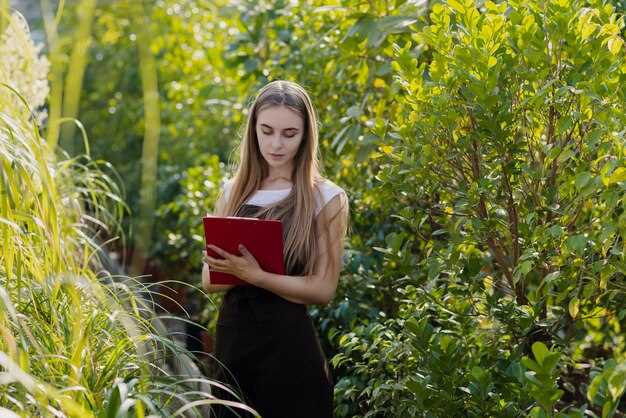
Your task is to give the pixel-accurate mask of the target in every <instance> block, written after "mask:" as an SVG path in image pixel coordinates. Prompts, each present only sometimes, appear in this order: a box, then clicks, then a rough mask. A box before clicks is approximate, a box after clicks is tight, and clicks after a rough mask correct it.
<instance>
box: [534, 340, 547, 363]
mask: <svg viewBox="0 0 626 418" xmlns="http://www.w3.org/2000/svg"><path fill="white" fill-rule="evenodd" d="M532 350H533V354H534V355H535V359H536V360H537V363H538V364H539V365H540V366H541V365H543V360H544V359H545V358H546V356H548V355H549V354H550V350H548V347H546V345H545V344H544V343H542V342H541V341H536V342H535V343H534V344H533V346H532Z"/></svg>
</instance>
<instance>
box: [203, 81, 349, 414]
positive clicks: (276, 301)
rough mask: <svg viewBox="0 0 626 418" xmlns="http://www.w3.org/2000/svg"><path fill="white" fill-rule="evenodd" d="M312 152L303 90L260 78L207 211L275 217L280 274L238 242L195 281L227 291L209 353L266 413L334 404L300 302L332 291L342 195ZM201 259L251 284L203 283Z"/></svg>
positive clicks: (344, 220)
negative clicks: (234, 155) (230, 170)
mask: <svg viewBox="0 0 626 418" xmlns="http://www.w3.org/2000/svg"><path fill="white" fill-rule="evenodd" d="M317 154H318V133H317V119H316V114H315V110H314V108H313V105H312V103H311V100H310V98H309V95H308V94H307V93H306V91H305V90H304V89H303V88H302V87H300V86H299V85H298V84H296V83H293V82H288V81H280V80H279V81H273V82H271V83H269V84H267V85H266V86H264V87H263V88H262V89H261V90H260V91H259V93H258V95H257V96H256V98H255V100H254V102H253V104H252V106H251V108H250V111H249V113H248V120H247V124H246V130H245V135H244V138H243V141H242V143H241V145H240V161H239V167H238V169H237V171H236V174H235V176H234V178H233V179H232V180H230V181H229V182H227V183H226V184H225V186H224V190H223V193H221V195H220V197H219V198H218V201H217V203H216V214H217V215H220V216H247V217H260V218H267V219H281V220H282V222H283V234H284V236H283V239H284V247H285V248H284V261H285V268H286V272H287V274H286V275H278V274H273V273H269V272H265V271H263V270H262V269H261V268H260V267H259V264H258V263H257V261H256V260H255V258H254V255H253V254H251V253H250V252H249V251H248V250H247V249H246V248H243V247H240V253H241V256H239V255H234V254H229V253H227V252H225V251H223V250H222V249H220V248H218V247H215V246H212V247H211V248H212V249H213V250H214V251H215V252H217V253H218V254H220V255H221V256H222V257H224V259H216V258H212V257H209V256H208V255H207V254H206V251H205V255H204V262H205V264H204V268H203V271H202V280H203V286H204V288H205V289H206V290H207V291H209V292H216V291H223V290H226V291H227V293H226V294H225V295H224V299H223V303H222V306H221V307H220V312H219V317H218V320H217V334H216V344H215V357H216V358H217V359H218V360H219V361H220V363H222V365H223V366H225V367H226V369H227V370H226V372H225V373H224V374H223V375H222V376H221V380H222V381H224V380H226V381H227V382H229V383H233V384H234V387H235V388H240V389H241V391H242V393H243V396H244V398H243V400H244V401H245V403H247V404H248V405H250V406H252V407H253V408H255V409H256V410H257V411H258V412H259V413H260V414H261V415H262V416H263V417H265V418H281V417H289V418H294V417H303V418H304V417H315V418H323V417H331V416H332V414H333V381H332V377H331V373H330V368H329V364H328V361H327V359H326V358H325V357H324V354H323V352H322V349H321V346H320V343H319V341H318V338H317V335H316V333H315V328H314V326H313V324H312V321H311V318H310V317H309V315H308V313H307V309H306V305H307V304H321V305H324V304H327V303H329V302H330V300H331V299H332V298H333V295H334V294H335V290H336V288H337V281H338V278H339V272H340V270H341V264H342V263H341V261H342V254H343V240H344V237H345V235H346V232H347V225H348V200H347V196H346V193H345V192H344V190H343V189H342V188H340V187H339V186H337V185H336V184H334V183H332V182H331V181H329V180H327V179H325V178H323V177H322V176H321V175H320V172H319V166H318V165H319V163H318V155H317ZM209 267H210V270H211V271H223V272H227V273H231V274H234V275H235V276H238V277H239V278H241V279H242V280H244V281H246V282H247V283H248V284H250V286H229V285H212V284H211V283H210V273H209ZM220 412H221V413H222V414H224V415H223V416H226V413H227V412H228V411H224V410H222V411H220ZM239 412H240V413H241V411H239ZM232 416H235V414H232Z"/></svg>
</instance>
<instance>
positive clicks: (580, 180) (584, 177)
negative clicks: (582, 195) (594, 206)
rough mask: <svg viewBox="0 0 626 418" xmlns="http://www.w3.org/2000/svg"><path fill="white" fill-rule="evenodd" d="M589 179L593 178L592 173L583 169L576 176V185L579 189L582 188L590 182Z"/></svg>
mask: <svg viewBox="0 0 626 418" xmlns="http://www.w3.org/2000/svg"><path fill="white" fill-rule="evenodd" d="M589 180H591V173H589V172H588V171H583V172H582V173H578V174H577V175H576V177H575V178H574V185H575V186H576V188H577V189H578V190H581V189H582V188H583V187H585V186H586V185H587V183H589Z"/></svg>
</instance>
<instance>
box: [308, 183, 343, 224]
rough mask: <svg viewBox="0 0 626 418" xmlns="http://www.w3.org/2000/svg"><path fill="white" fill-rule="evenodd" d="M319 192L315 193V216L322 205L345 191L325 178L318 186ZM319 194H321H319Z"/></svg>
mask: <svg viewBox="0 0 626 418" xmlns="http://www.w3.org/2000/svg"><path fill="white" fill-rule="evenodd" d="M318 188H319V191H320V193H315V201H316V202H315V203H316V204H315V216H317V215H318V214H319V213H320V212H321V211H322V208H324V206H326V204H327V203H328V202H330V201H331V200H332V199H333V197H335V196H337V195H338V194H340V193H345V191H344V190H343V189H342V188H341V187H339V186H337V185H336V184H335V183H333V182H331V181H330V180H325V181H324V182H322V183H321V184H320V185H319V186H318ZM320 194H321V196H320Z"/></svg>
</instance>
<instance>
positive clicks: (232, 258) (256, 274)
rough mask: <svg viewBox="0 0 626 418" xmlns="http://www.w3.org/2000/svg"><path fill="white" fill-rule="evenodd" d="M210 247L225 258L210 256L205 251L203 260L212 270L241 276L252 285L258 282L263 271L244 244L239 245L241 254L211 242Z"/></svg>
mask: <svg viewBox="0 0 626 418" xmlns="http://www.w3.org/2000/svg"><path fill="white" fill-rule="evenodd" d="M208 247H209V248H211V249H212V250H213V251H215V252H216V253H218V254H219V255H221V256H222V257H224V259H223V260H220V259H217V258H213V257H211V256H209V255H208V254H207V253H206V251H205V252H204V258H203V261H204V262H205V263H206V264H208V265H209V267H210V268H211V270H212V271H221V272H224V273H229V274H232V275H233V276H237V277H239V278H240V279H241V280H243V281H246V282H248V283H250V284H252V285H254V284H256V283H257V282H258V280H259V278H260V277H261V274H262V273H263V269H261V266H259V263H258V261H256V259H255V258H254V256H253V255H252V254H250V252H249V251H248V249H247V248H246V247H244V246H243V245H239V251H241V254H242V255H241V256H237V255H234V254H231V253H229V252H227V251H224V250H222V249H221V248H219V247H216V246H215V245H212V244H209V245H208Z"/></svg>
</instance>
